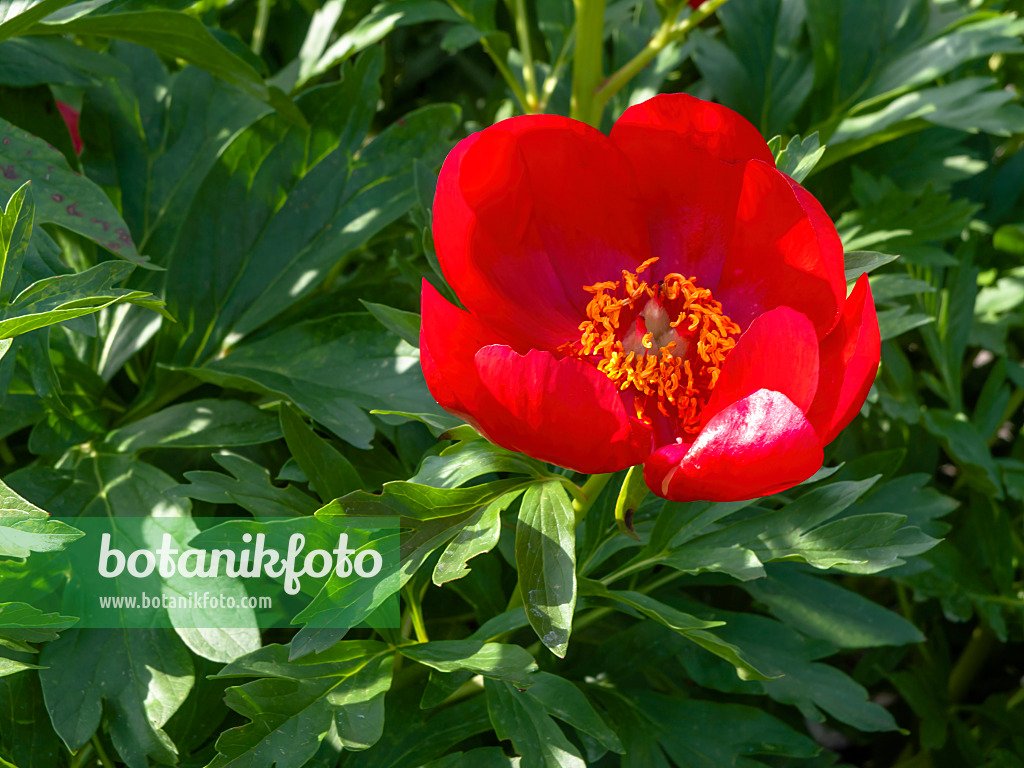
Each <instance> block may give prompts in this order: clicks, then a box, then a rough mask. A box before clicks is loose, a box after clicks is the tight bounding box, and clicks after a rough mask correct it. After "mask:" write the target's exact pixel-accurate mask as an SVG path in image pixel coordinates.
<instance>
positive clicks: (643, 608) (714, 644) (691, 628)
mask: <svg viewBox="0 0 1024 768" xmlns="http://www.w3.org/2000/svg"><path fill="white" fill-rule="evenodd" d="M598 584H599V582H588V583H587V586H586V589H584V590H582V591H583V592H584V594H594V595H597V596H600V597H605V598H608V599H610V600H614V601H615V602H617V603H622V604H623V605H627V606H629V607H630V608H632V609H634V610H636V611H638V612H639V613H641V614H643V615H644V616H646V617H647V618H649V619H653V620H654V621H656V622H658V623H659V624H663V625H664V626H666V627H668V628H669V629H672V630H675V631H676V632H678V633H679V634H680V635H682V636H683V637H685V638H686V639H687V640H690V641H691V642H694V643H696V644H697V645H699V646H700V647H701V648H705V649H706V650H709V651H711V653H713V654H715V655H716V656H718V657H720V658H723V659H725V660H726V661H728V662H729V663H730V664H732V665H733V666H734V667H736V674H737V675H739V678H740V679H741V680H769V679H771V677H770V676H769V675H766V674H764V673H763V672H761V671H760V670H758V669H757V668H756V667H754V666H753V665H752V664H751V663H750V662H749V661H747V659H746V658H745V657H744V656H743V652H742V651H741V650H740V649H739V648H737V647H736V646H735V645H732V644H731V643H727V642H725V641H724V640H722V639H720V638H719V637H717V636H715V635H714V634H713V633H711V632H707V631H706V630H708V629H713V628H715V627H720V626H722V625H723V624H724V623H725V622H723V621H704V620H703V619H698V618H697V617H696V616H691V615H690V614H688V613H683V612H682V611H679V610H676V609H675V608H673V607H672V606H670V605H665V604H664V603H662V602H659V601H658V600H655V599H654V598H653V597H650V596H648V595H644V594H642V593H640V592H630V591H616V590H609V589H605V588H603V587H599V586H598Z"/></svg>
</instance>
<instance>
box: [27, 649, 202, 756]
mask: <svg viewBox="0 0 1024 768" xmlns="http://www.w3.org/2000/svg"><path fill="white" fill-rule="evenodd" d="M39 660H40V662H41V663H42V664H43V665H44V666H46V667H47V669H42V670H40V671H39V679H40V682H41V683H42V687H43V696H44V698H45V699H46V705H47V708H48V709H49V711H50V719H51V720H52V722H53V727H54V729H55V730H56V731H57V733H58V734H59V735H60V737H61V739H62V740H63V741H64V743H65V744H66V745H67V747H68V749H70V750H71V751H75V750H78V749H81V748H82V747H83V746H84V745H85V744H86V743H88V741H89V739H90V738H92V736H93V734H95V733H96V729H97V728H98V727H99V725H100V720H101V714H102V710H103V708H104V702H105V705H106V707H108V708H109V711H110V713H111V717H110V718H109V719H108V720H107V724H108V727H109V729H110V738H111V741H112V742H113V744H114V748H115V749H116V750H117V752H118V754H120V755H121V758H122V759H123V760H124V762H125V763H127V764H128V766H129V767H130V768H147V767H148V765H149V762H148V759H147V758H152V759H154V760H156V761H158V762H161V763H167V764H173V763H175V762H176V761H177V754H178V753H177V749H176V748H175V746H174V744H173V743H172V742H171V740H170V738H169V737H168V736H167V734H166V733H164V731H163V730H162V728H163V726H164V725H165V724H166V723H167V720H168V719H169V718H170V716H171V715H173V714H174V712H175V710H177V709H178V707H179V706H181V703H182V702H183V701H184V700H185V697H186V696H188V692H189V689H190V688H191V687H192V681H193V668H192V659H191V657H190V656H189V654H188V651H187V650H186V648H185V646H184V645H183V644H182V643H181V641H180V640H179V639H178V638H177V637H176V636H175V635H174V634H172V633H170V632H166V631H161V630H150V629H134V630H102V629H91V630H85V629H70V630H68V631H66V632H65V633H64V634H62V635H61V636H60V637H59V638H58V639H57V640H55V641H53V642H52V643H49V644H47V645H46V647H45V648H44V649H43V652H42V654H41V655H40V657H39Z"/></svg>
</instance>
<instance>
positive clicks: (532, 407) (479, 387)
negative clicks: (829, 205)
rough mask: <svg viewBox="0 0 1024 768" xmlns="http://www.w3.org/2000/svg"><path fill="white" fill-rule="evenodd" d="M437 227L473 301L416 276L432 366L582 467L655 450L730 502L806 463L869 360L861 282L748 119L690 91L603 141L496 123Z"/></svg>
mask: <svg viewBox="0 0 1024 768" xmlns="http://www.w3.org/2000/svg"><path fill="white" fill-rule="evenodd" d="M434 241H435V244H436V246H437V253H438V257H439V259H440V262H441V266H442V268H443V270H444V273H445V276H446V277H447V279H448V282H449V283H450V285H451V286H452V288H453V289H454V290H455V292H456V293H457V294H458V296H459V298H460V299H461V301H462V303H463V305H464V306H465V308H466V309H465V310H462V309H459V308H456V307H455V306H453V305H452V304H450V303H449V302H448V301H446V300H445V299H444V298H442V297H441V295H440V294H439V293H438V292H437V291H436V290H435V289H434V288H433V287H431V286H430V285H429V284H428V283H426V282H424V285H423V302H422V310H423V326H422V332H421V336H420V340H421V348H420V351H421V356H422V364H423V371H424V374H425V376H426V379H427V383H428V385H429V387H430V391H431V392H432V393H433V395H434V397H435V398H436V399H437V401H438V402H439V403H440V404H441V405H442V406H443V407H444V408H446V409H447V410H449V411H451V412H452V413H455V414H458V415H459V416H460V417H462V418H464V419H465V420H467V421H468V422H469V423H471V424H473V425H474V426H476V427H477V428H478V429H479V430H480V431H481V432H482V433H483V434H484V435H486V436H487V437H489V438H490V439H491V440H492V441H494V442H496V443H498V444H499V445H502V446H504V447H506V448H509V449H512V450H516V451H521V452H523V453H527V454H530V455H531V456H535V457H536V458H538V459H543V460H545V461H550V462H552V463H554V464H558V465H561V466H564V467H569V468H571V469H575V470H578V471H581V472H588V473H595V472H611V471H615V470H619V469H623V468H625V467H629V466H632V465H634V464H639V463H640V462H645V472H644V475H645V478H646V480H647V484H648V485H649V486H650V488H651V489H652V490H653V491H654V492H655V493H657V494H659V495H661V496H664V497H666V498H669V499H673V500H677V501H688V500H695V499H704V500H713V501H725V500H736V499H746V498H752V497H754V496H761V495H766V494H770V493H775V492H777V491H781V490H783V489H785V488H789V487H791V486H793V485H795V484H796V483H799V482H801V481H803V480H804V479H806V478H807V477H809V476H810V475H811V474H813V473H814V472H815V471H816V470H817V469H818V468H819V467H820V466H821V463H822V447H823V446H824V445H825V444H827V443H829V442H830V441H831V440H832V439H833V438H835V436H836V435H837V434H838V433H839V431H840V430H841V429H842V428H843V427H844V426H846V424H848V423H849V422H850V420H851V419H852V418H853V417H854V416H855V415H856V414H857V412H858V410H859V409H860V406H861V404H862V403H863V401H864V398H865V397H866V396H867V391H868V389H869V387H870V386H871V382H872V380H873V378H874V375H875V371H876V370H877V367H878V361H879V334H878V321H877V319H876V317H875V308H874V303H873V302H872V299H871V291H870V288H869V287H868V283H867V277H866V276H861V278H860V280H859V281H858V282H857V285H856V287H855V288H854V290H853V292H852V293H851V294H850V296H849V298H847V296H846V281H845V277H844V271H843V249H842V245H841V243H840V241H839V237H838V235H837V234H836V231H835V227H834V226H833V225H832V222H831V221H830V220H829V218H828V216H827V214H826V213H825V211H824V210H823V209H822V207H821V205H820V204H819V203H818V202H817V201H816V200H815V199H814V198H813V197H812V196H811V195H810V194H809V193H808V192H807V191H806V190H804V188H803V187H801V186H800V185H799V184H797V183H796V182H795V181H793V180H792V179H790V178H789V177H788V176H786V175H785V174H783V173H781V172H780V171H778V170H776V168H775V163H774V161H773V158H772V155H771V152H770V151H769V150H768V147H767V145H766V144H765V141H764V139H762V138H761V136H760V134H759V133H758V132H757V130H756V129H755V128H754V127H753V126H752V125H751V124H750V123H748V122H747V121H746V120H744V119H743V118H742V117H740V116H739V115H737V114H736V113H735V112H732V111H731V110H729V109H726V108H725V107H722V106H719V105H717V104H712V103H709V102H704V101H700V100H699V99H695V98H692V97H690V96H686V95H669V96H658V97H656V98H654V99H651V100H650V101H647V102H645V103H643V104H640V105H638V106H635V107H632V108H631V109H629V110H628V111H627V112H626V113H625V114H624V115H623V116H622V117H621V118H620V119H619V121H618V122H617V123H616V124H615V127H614V128H613V129H612V132H611V136H610V137H609V136H605V135H604V134H602V133H599V132H598V131H596V130H594V129H593V128H590V127H589V126H587V125H584V124H583V123H579V122H576V121H574V120H569V119H566V118H563V117H555V116H550V115H538V116H528V117H517V118H512V119H510V120H504V121H502V122H501V123H498V124H497V125H495V126H493V127H491V128H488V129H486V130H483V131H481V132H479V133H476V134H474V135H472V136H470V137H469V138H467V139H465V140H464V141H462V142H460V143H459V145H458V146H457V147H456V148H455V149H454V150H453V151H452V152H451V154H450V155H449V156H448V159H447V160H446V161H445V163H444V167H443V168H442V169H441V175H440V178H439V180H438V186H437V196H436V198H435V200H434Z"/></svg>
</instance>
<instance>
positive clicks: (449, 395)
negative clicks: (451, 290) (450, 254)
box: [420, 280, 498, 425]
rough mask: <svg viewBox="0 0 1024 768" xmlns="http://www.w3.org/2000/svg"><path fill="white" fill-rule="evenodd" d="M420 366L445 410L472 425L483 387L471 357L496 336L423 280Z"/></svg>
mask: <svg viewBox="0 0 1024 768" xmlns="http://www.w3.org/2000/svg"><path fill="white" fill-rule="evenodd" d="M420 310H421V312H422V313H423V318H422V321H421V324H420V366H421V367H422V368H423V376H424V378H425V379H426V380H427V387H428V388H429V389H430V394H431V395H433V396H434V399H435V400H437V402H438V404H439V405H440V406H441V407H442V408H444V409H445V410H446V411H450V412H451V413H454V414H455V415H457V416H459V417H460V418H463V419H466V420H467V421H469V422H470V423H472V424H474V425H476V420H475V419H474V417H473V411H474V410H476V409H477V407H478V404H479V401H480V398H481V394H482V392H483V387H482V386H481V384H480V376H479V375H478V374H477V371H476V364H475V363H474V362H473V357H474V356H475V355H476V353H477V351H478V350H480V348H481V347H486V346H487V345H488V344H494V343H495V342H496V341H498V337H497V336H496V335H495V334H493V333H490V332H489V331H488V329H487V328H486V326H484V325H483V324H482V323H481V322H480V321H479V320H477V319H476V318H475V317H473V316H472V315H471V314H469V313H468V312H466V311H465V310H462V309H459V308H458V307H456V306H454V305H453V304H452V303H451V302H449V301H448V300H447V299H446V298H444V297H443V296H442V295H441V294H440V293H438V292H437V289H436V288H434V286H432V285H431V284H430V283H428V282H427V281H426V280H424V281H423V293H422V297H421V299H420Z"/></svg>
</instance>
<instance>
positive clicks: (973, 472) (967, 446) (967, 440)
mask: <svg viewBox="0 0 1024 768" xmlns="http://www.w3.org/2000/svg"><path fill="white" fill-rule="evenodd" d="M923 423H924V426H925V429H927V430H928V431H929V432H930V433H931V434H933V435H934V436H935V437H937V438H938V439H939V441H940V442H941V443H942V447H943V448H944V449H945V450H946V453H948V454H949V455H950V457H951V458H952V459H953V461H954V462H955V463H956V465H957V466H958V467H959V468H960V470H961V471H962V472H963V473H964V477H965V478H966V479H967V480H968V482H970V483H971V485H973V486H975V487H976V488H977V489H978V490H979V491H981V492H982V493H984V494H985V495H986V496H993V497H995V498H997V499H1001V498H1002V497H1003V491H1002V483H1001V482H1000V480H999V470H998V469H997V467H996V464H995V461H994V460H993V458H992V454H991V452H990V451H989V449H988V446H987V445H986V443H985V439H984V438H983V437H982V436H981V435H980V434H978V430H977V429H976V428H975V427H974V425H973V424H971V422H969V421H968V420H967V419H966V418H964V417H962V416H960V417H958V416H957V415H956V414H954V413H953V412H951V411H944V410H939V409H935V408H929V409H928V410H927V411H925V412H924V415H923Z"/></svg>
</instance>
